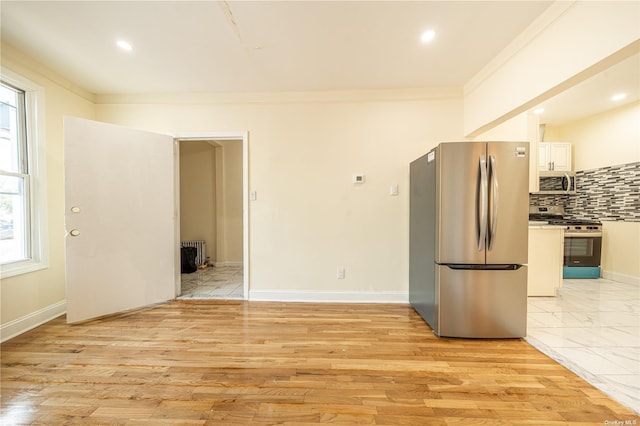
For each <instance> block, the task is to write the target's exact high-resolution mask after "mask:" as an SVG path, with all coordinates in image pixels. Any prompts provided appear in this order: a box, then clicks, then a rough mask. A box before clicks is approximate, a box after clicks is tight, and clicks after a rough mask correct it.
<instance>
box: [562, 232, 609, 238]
mask: <svg viewBox="0 0 640 426" xmlns="http://www.w3.org/2000/svg"><path fill="white" fill-rule="evenodd" d="M564 236H565V238H602V232H600V231H595V232H594V231H587V232H580V231H575V232H571V231H565V232H564Z"/></svg>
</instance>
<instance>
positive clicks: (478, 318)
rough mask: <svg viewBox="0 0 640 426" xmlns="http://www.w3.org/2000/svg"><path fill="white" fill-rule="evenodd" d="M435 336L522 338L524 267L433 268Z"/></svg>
mask: <svg viewBox="0 0 640 426" xmlns="http://www.w3.org/2000/svg"><path fill="white" fill-rule="evenodd" d="M435 291H436V321H435V324H434V325H435V327H433V329H434V331H435V333H436V334H437V335H438V336H443V337H444V336H447V337H472V338H508V337H524V336H525V335H526V331H527V267H526V266H522V267H520V268H519V269H517V270H467V269H464V270H460V269H451V268H450V267H448V266H444V265H436V288H435Z"/></svg>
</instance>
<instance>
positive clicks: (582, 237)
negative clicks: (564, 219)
mask: <svg viewBox="0 0 640 426" xmlns="http://www.w3.org/2000/svg"><path fill="white" fill-rule="evenodd" d="M596 226H597V225H596ZM601 254H602V231H598V230H585V231H575V230H566V231H565V233H564V266H580V267H581V266H600V256H601Z"/></svg>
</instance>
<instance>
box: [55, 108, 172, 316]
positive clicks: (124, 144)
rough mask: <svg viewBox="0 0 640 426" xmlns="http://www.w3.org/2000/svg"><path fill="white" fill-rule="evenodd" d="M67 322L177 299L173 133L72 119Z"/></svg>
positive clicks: (67, 126) (68, 124)
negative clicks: (164, 133)
mask: <svg viewBox="0 0 640 426" xmlns="http://www.w3.org/2000/svg"><path fill="white" fill-rule="evenodd" d="M64 144H65V145H64V152H65V227H66V275H67V322H69V323H73V322H80V321H85V320H88V319H91V318H96V317H100V316H104V315H109V314H113V313H117V312H121V311H126V310H130V309H135V308H140V307H144V306H147V305H151V304H154V303H159V302H163V301H167V300H170V299H174V298H175V277H176V263H177V261H176V249H175V247H176V245H175V244H176V242H175V236H174V223H175V214H174V211H175V209H174V206H175V203H174V163H173V138H172V137H171V136H168V135H160V134H155V133H149V132H143V131H140V130H134V129H129V128H125V127H120V126H114V125H110V124H106V123H99V122H96V121H90V120H84V119H79V118H73V117H65V120H64Z"/></svg>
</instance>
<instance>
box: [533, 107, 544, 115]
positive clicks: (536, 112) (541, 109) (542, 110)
mask: <svg viewBox="0 0 640 426" xmlns="http://www.w3.org/2000/svg"><path fill="white" fill-rule="evenodd" d="M543 112H544V108H536V109H534V110H533V113H534V114H538V115H540V114H542V113H543Z"/></svg>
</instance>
